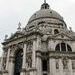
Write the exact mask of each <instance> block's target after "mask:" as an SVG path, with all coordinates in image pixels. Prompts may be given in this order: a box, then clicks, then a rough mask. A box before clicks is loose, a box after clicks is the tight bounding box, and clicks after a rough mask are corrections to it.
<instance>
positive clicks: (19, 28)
mask: <svg viewBox="0 0 75 75" xmlns="http://www.w3.org/2000/svg"><path fill="white" fill-rule="evenodd" d="M17 30H18V31H21V23H20V22H19V24H18V28H17Z"/></svg>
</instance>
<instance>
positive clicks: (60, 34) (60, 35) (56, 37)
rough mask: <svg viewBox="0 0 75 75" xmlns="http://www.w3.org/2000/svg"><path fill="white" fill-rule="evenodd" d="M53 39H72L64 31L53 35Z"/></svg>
mask: <svg viewBox="0 0 75 75" xmlns="http://www.w3.org/2000/svg"><path fill="white" fill-rule="evenodd" d="M53 37H54V38H55V39H66V40H73V39H72V37H71V36H70V35H69V34H66V33H59V34H56V35H54V36H53Z"/></svg>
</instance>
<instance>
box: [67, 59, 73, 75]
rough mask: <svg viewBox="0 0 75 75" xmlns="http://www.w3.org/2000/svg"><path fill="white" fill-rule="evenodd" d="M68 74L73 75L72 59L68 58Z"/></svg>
mask: <svg viewBox="0 0 75 75" xmlns="http://www.w3.org/2000/svg"><path fill="white" fill-rule="evenodd" d="M68 70H69V71H68V73H69V74H68V75H73V70H72V61H71V59H69V60H68Z"/></svg>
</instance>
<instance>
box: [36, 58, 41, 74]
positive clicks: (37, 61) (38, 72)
mask: <svg viewBox="0 0 75 75" xmlns="http://www.w3.org/2000/svg"><path fill="white" fill-rule="evenodd" d="M36 67H37V75H42V61H41V58H40V57H37V58H36Z"/></svg>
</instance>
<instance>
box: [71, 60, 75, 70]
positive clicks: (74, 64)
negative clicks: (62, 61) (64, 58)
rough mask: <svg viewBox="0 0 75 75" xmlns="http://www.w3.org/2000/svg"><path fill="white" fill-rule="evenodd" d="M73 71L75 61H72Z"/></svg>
mask: <svg viewBox="0 0 75 75" xmlns="http://www.w3.org/2000/svg"><path fill="white" fill-rule="evenodd" d="M72 69H75V60H72Z"/></svg>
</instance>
